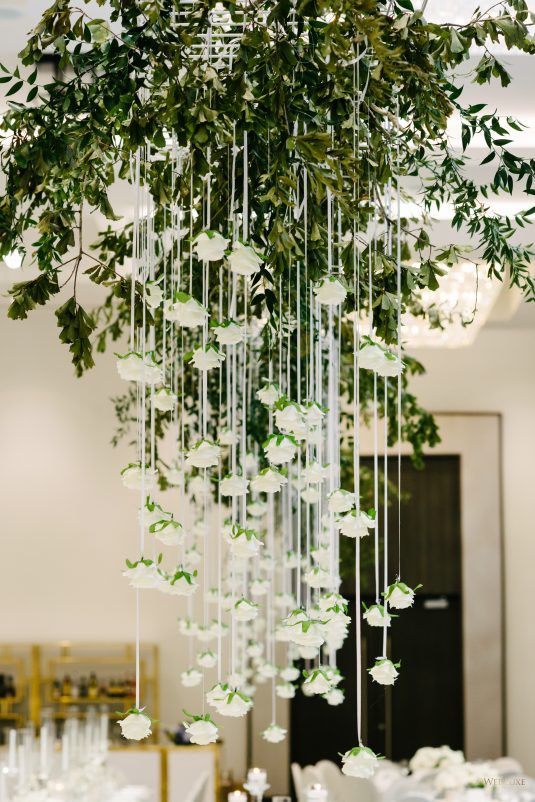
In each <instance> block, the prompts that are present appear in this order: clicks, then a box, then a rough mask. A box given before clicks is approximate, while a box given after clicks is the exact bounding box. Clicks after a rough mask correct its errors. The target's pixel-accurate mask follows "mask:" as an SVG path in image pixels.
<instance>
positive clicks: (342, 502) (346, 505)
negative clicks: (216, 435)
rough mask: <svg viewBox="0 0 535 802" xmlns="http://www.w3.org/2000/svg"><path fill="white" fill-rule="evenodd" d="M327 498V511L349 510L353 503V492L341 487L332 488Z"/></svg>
mask: <svg viewBox="0 0 535 802" xmlns="http://www.w3.org/2000/svg"><path fill="white" fill-rule="evenodd" d="M327 498H328V500H329V503H328V508H329V512H349V510H350V509H351V508H352V507H353V505H354V503H355V496H354V494H353V493H350V492H349V490H344V489H343V488H340V489H339V490H333V492H332V493H329V495H328V496H327Z"/></svg>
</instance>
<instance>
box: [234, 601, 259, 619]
mask: <svg viewBox="0 0 535 802" xmlns="http://www.w3.org/2000/svg"><path fill="white" fill-rule="evenodd" d="M232 615H233V616H234V618H235V619H236V621H254V619H255V618H256V616H257V615H258V604H255V603H254V602H252V601H249V599H245V598H241V599H238V601H237V602H236V603H235V604H234V607H233V610H232Z"/></svg>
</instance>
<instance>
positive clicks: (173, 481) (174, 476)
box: [165, 468, 184, 487]
mask: <svg viewBox="0 0 535 802" xmlns="http://www.w3.org/2000/svg"><path fill="white" fill-rule="evenodd" d="M165 478H166V479H167V481H168V482H169V484H170V485H173V487H181V486H182V485H183V484H184V474H183V472H182V471H181V470H180V468H169V470H168V471H167V473H166V474H165Z"/></svg>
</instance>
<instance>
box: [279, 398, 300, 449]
mask: <svg viewBox="0 0 535 802" xmlns="http://www.w3.org/2000/svg"><path fill="white" fill-rule="evenodd" d="M275 426H276V427H277V429H280V431H281V432H283V433H284V434H293V436H294V437H296V438H297V439H298V440H301V439H302V438H303V437H305V436H306V433H307V426H306V421H305V416H304V414H303V409H302V407H300V406H299V404H296V403H294V402H293V401H288V400H287V399H286V398H280V399H279V400H278V401H277V404H276V409H275Z"/></svg>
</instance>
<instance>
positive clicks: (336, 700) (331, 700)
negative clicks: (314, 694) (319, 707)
mask: <svg viewBox="0 0 535 802" xmlns="http://www.w3.org/2000/svg"><path fill="white" fill-rule="evenodd" d="M323 698H324V699H325V701H326V702H327V704H328V705H331V706H332V707H336V706H337V705H341V704H343V703H344V700H345V696H344V692H343V691H342V690H341V689H340V688H331V690H330V691H327V693H326V694H325V695H324V697H323Z"/></svg>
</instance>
